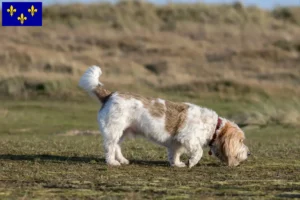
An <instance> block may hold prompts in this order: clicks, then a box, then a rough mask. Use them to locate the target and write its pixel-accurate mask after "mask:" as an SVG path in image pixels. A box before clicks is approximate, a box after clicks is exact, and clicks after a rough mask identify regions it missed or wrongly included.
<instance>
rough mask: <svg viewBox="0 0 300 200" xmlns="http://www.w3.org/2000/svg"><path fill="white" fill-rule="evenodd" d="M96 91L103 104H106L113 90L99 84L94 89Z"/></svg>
mask: <svg viewBox="0 0 300 200" xmlns="http://www.w3.org/2000/svg"><path fill="white" fill-rule="evenodd" d="M94 93H95V95H96V96H97V97H98V99H99V100H100V101H101V102H102V103H103V104H105V103H106V102H107V100H108V99H109V97H110V96H111V95H112V92H111V91H109V90H107V89H105V88H104V87H103V86H101V85H98V86H97V87H96V88H95V89H94Z"/></svg>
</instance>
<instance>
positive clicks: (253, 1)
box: [1, 0, 300, 9]
mask: <svg viewBox="0 0 300 200" xmlns="http://www.w3.org/2000/svg"><path fill="white" fill-rule="evenodd" d="M4 1H5V2H7V1H19V2H20V1H27V0H4ZM28 1H41V0H28ZM101 1H102V2H103V1H105V0H43V3H44V4H47V5H49V4H54V3H72V2H81V3H92V2H101ZM106 1H110V2H114V1H116V0H106ZM169 1H170V0H169ZM172 1H173V2H180V3H187V2H191V3H195V2H203V3H232V2H236V0H172ZM1 2H2V1H1ZM148 2H152V3H157V4H164V3H166V2H168V0H148ZM241 2H243V3H244V4H245V5H256V6H258V7H261V8H264V9H272V8H274V7H276V6H300V0H242V1H241Z"/></svg>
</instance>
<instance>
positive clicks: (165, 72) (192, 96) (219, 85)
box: [0, 0, 300, 124]
mask: <svg viewBox="0 0 300 200" xmlns="http://www.w3.org/2000/svg"><path fill="white" fill-rule="evenodd" d="M43 2H44V10H43V26H42V27H2V28H1V29H0V44H1V45H0V93H1V99H4V100H7V99H8V100H22V101H23V100H28V101H29V100H38V101H39V100H43V99H51V100H58V101H60V100H64V101H83V100H87V98H88V97H86V94H85V93H83V92H82V91H81V90H80V89H79V88H78V86H77V83H78V79H79V77H80V75H81V74H82V73H83V71H84V70H86V68H87V67H88V66H90V65H100V66H101V67H102V70H103V72H104V73H103V76H102V77H101V79H102V82H103V83H105V85H106V87H107V88H109V89H111V90H113V91H114V90H119V91H130V92H135V93H140V94H142V95H145V96H160V97H164V98H168V99H170V100H176V101H190V102H194V103H198V104H201V105H205V106H210V107H212V108H214V109H217V110H218V109H219V110H220V112H222V111H223V110H224V114H225V115H228V116H229V117H231V118H233V119H235V120H237V121H238V122H239V123H240V124H249V123H253V124H255V123H259V124H268V123H284V124H285V123H293V124H298V123H299V121H300V120H299V116H300V114H299V107H300V106H299V102H298V98H299V95H300V93H299V90H300V89H299V84H300V66H299V65H300V62H299V61H300V37H299V33H300V7H298V6H299V5H300V1H299V0H287V1H281V0H271V1H258V0H245V1H238V2H237V1H230V0H206V1H196V0H191V1H188V0H185V1H175V0H174V1H172V0H169V1H166V0H165V1H164V0H151V1H96V0H90V1H80V0H78V1H52V0H46V1H43ZM283 102H284V103H283ZM226 103H229V104H228V105H227V104H226ZM225 104H226V105H227V106H228V107H231V108H232V107H234V110H230V111H228V109H227V110H226V109H225V108H226V105H225ZM224 105H225V106H224ZM233 105H234V106H233ZM239 106H240V107H239ZM250 111H251V112H250Z"/></svg>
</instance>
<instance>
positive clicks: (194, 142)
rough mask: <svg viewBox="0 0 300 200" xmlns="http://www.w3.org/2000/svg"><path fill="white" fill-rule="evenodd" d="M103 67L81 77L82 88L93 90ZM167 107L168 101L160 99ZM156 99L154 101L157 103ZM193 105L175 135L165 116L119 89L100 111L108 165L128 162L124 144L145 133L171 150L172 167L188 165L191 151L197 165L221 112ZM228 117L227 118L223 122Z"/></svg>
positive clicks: (192, 158)
mask: <svg viewBox="0 0 300 200" xmlns="http://www.w3.org/2000/svg"><path fill="white" fill-rule="evenodd" d="M100 75H101V69H100V68H99V67H96V66H93V67H90V68H89V69H88V70H87V72H86V73H85V74H84V75H83V76H82V78H81V79H80V83H79V85H80V87H82V88H83V89H85V90H86V91H88V92H89V93H92V92H93V90H94V89H95V87H96V86H97V85H98V84H99V82H98V78H99V76H100ZM155 101H157V102H158V103H161V104H163V105H164V106H165V100H162V99H156V100H155ZM155 101H152V102H151V103H152V104H154V103H155ZM186 104H187V105H188V106H189V108H188V111H187V119H186V122H185V124H184V127H183V128H181V129H180V131H179V132H178V133H177V134H176V135H174V136H172V135H171V134H170V133H168V132H167V131H166V129H165V117H166V116H163V117H154V116H152V115H151V114H150V112H149V110H148V109H147V108H145V106H144V105H143V103H142V102H141V101H140V100H138V99H135V98H131V99H128V98H126V99H125V98H123V97H122V95H120V94H119V93H117V92H115V93H113V94H112V96H111V97H110V98H109V99H108V101H107V102H106V103H105V105H104V106H103V107H102V108H101V110H100V111H99V113H98V123H99V128H100V131H101V133H102V135H103V139H104V147H105V152H106V162H107V164H108V165H120V164H128V163H129V162H128V160H127V159H126V158H125V157H124V156H123V155H122V152H121V147H120V143H121V141H122V140H123V139H124V137H125V136H127V135H129V134H131V135H135V136H143V137H145V138H148V139H150V140H152V141H154V142H156V143H158V144H160V145H162V146H165V147H166V148H167V150H168V159H169V162H170V164H171V165H172V166H177V167H184V166H185V164H184V163H183V162H181V161H180V155H181V154H182V153H184V152H187V153H188V154H190V159H189V167H193V166H194V165H196V164H197V163H198V162H199V160H200V159H201V157H202V154H203V147H204V146H206V145H207V144H208V142H209V141H210V140H211V139H212V136H213V134H214V132H215V128H216V125H217V121H218V115H217V114H216V113H215V112H214V111H212V110H209V109H207V108H203V107H200V106H197V105H194V104H190V103H186ZM224 123H225V119H223V125H224Z"/></svg>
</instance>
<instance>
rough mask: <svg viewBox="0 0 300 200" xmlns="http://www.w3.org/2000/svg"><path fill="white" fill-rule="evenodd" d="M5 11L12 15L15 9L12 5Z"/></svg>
mask: <svg viewBox="0 0 300 200" xmlns="http://www.w3.org/2000/svg"><path fill="white" fill-rule="evenodd" d="M7 12H9V13H10V16H13V15H14V12H17V9H15V8H14V7H13V6H12V5H11V6H10V7H9V9H7Z"/></svg>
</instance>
